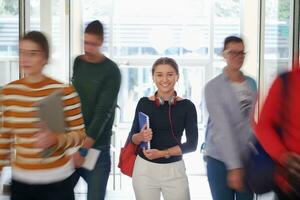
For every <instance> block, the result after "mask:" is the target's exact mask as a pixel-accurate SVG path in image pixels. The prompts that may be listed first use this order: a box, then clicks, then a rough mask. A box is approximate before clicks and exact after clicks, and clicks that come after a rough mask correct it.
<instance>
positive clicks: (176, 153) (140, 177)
mask: <svg viewBox="0 0 300 200" xmlns="http://www.w3.org/2000/svg"><path fill="white" fill-rule="evenodd" d="M152 78H153V81H154V83H155V84H156V87H157V91H156V92H155V94H154V95H153V96H150V97H143V98H141V99H140V100H139V102H138V105H137V107H136V112H135V118H134V121H133V124H132V128H131V132H130V134H131V135H132V138H131V139H132V142H133V143H134V144H136V145H140V144H141V142H150V146H151V149H148V150H143V151H140V152H139V155H138V156H137V159H136V161H135V165H134V171H133V176H132V181H133V188H134V192H135V196H136V199H138V200H159V199H160V195H161V193H162V195H163V197H164V199H165V200H189V199H190V193H189V185H188V178H187V175H186V172H185V164H184V161H183V160H182V154H185V153H189V152H192V151H195V150H196V148H197V143H198V128H197V113H196V109H195V106H194V104H193V103H192V102H191V101H190V100H187V99H183V98H181V97H179V96H177V94H176V91H175V90H174V86H175V83H176V81H177V80H178V78H179V71H178V65H177V63H176V62H175V60H173V59H171V58H167V57H164V58H160V59H158V60H156V61H155V63H154V64H153V67H152ZM139 112H143V113H145V114H147V115H148V116H149V119H150V128H146V127H144V128H142V130H140V129H139V121H138V113H139ZM183 131H185V133H186V142H184V143H182V142H181V138H182V135H183Z"/></svg>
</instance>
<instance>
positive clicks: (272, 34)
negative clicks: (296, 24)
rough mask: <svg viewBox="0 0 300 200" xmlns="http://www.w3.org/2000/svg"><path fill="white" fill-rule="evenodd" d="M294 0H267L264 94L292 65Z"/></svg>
mask: <svg viewBox="0 0 300 200" xmlns="http://www.w3.org/2000/svg"><path fill="white" fill-rule="evenodd" d="M292 6H293V4H292V1H290V0H266V2H265V28H264V29H265V31H264V32H265V34H264V44H262V45H264V68H263V71H264V72H263V75H264V77H263V80H264V87H263V92H264V96H265V95H266V93H267V91H268V89H269V87H270V85H271V83H272V82H273V80H274V78H275V77H276V75H277V74H278V73H280V72H283V71H286V70H288V69H291V65H292V39H293V37H291V36H292V34H293V33H292V30H293V28H292V26H293V20H292V16H293V15H292Z"/></svg>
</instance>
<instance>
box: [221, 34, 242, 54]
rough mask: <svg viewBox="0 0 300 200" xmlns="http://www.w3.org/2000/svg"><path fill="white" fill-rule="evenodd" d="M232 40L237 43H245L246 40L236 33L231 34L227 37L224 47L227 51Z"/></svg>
mask: <svg viewBox="0 0 300 200" xmlns="http://www.w3.org/2000/svg"><path fill="white" fill-rule="evenodd" d="M231 42H235V43H243V44H244V41H243V39H242V38H241V37H238V36H235V35H231V36H228V37H226V38H225V40H224V47H223V51H225V50H226V49H227V45H228V44H229V43H231Z"/></svg>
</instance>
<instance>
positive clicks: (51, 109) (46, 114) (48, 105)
mask: <svg viewBox="0 0 300 200" xmlns="http://www.w3.org/2000/svg"><path fill="white" fill-rule="evenodd" d="M38 107H39V109H38V111H37V113H38V116H39V118H40V120H41V122H43V123H45V125H46V126H47V127H48V128H49V129H50V130H51V131H52V132H53V133H65V114H64V106H63V100H62V90H56V91H55V92H53V93H51V94H50V95H48V96H47V97H45V98H43V99H42V100H41V101H40V102H39V103H38ZM55 150H56V147H49V148H47V149H45V150H43V151H42V156H43V157H44V158H47V157H49V156H50V155H51V154H52V153H54V151H55Z"/></svg>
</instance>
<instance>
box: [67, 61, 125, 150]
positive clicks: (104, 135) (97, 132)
mask: <svg viewBox="0 0 300 200" xmlns="http://www.w3.org/2000/svg"><path fill="white" fill-rule="evenodd" d="M72 83H73V85H74V87H75V89H76V90H77V92H78V94H79V96H80V100H81V104H82V106H81V107H82V114H83V118H84V123H85V129H86V133H87V135H88V136H89V137H91V138H93V139H94V140H95V144H94V146H100V145H108V144H110V139H111V135H112V126H113V121H114V115H115V108H116V105H117V97H118V93H119V89H120V84H121V74H120V70H119V68H118V66H117V64H116V63H114V62H113V61H112V60H110V59H109V58H105V60H103V61H101V62H99V63H90V62H87V61H84V60H82V59H81V57H80V56H78V57H77V58H76V59H75V61H74V67H73V78H72Z"/></svg>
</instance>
